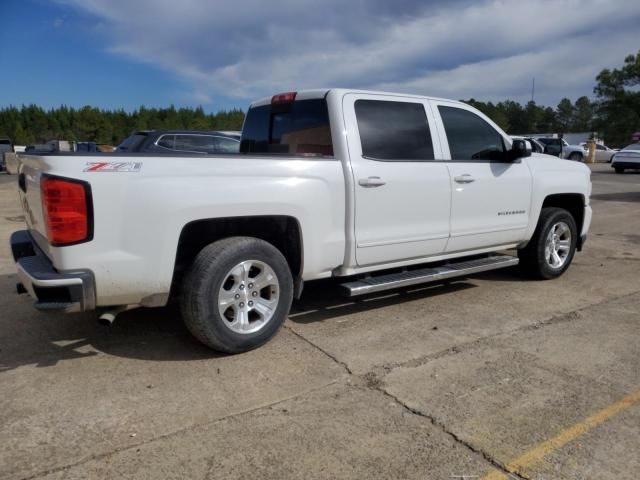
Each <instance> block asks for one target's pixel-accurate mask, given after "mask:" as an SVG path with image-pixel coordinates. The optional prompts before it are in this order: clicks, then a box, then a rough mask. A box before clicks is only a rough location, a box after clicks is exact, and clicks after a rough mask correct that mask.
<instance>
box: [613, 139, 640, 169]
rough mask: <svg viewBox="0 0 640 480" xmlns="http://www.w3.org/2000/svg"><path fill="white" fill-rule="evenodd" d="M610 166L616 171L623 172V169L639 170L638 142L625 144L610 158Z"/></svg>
mask: <svg viewBox="0 0 640 480" xmlns="http://www.w3.org/2000/svg"><path fill="white" fill-rule="evenodd" d="M611 168H614V169H615V170H616V173H624V171H625V169H628V170H640V143H632V144H631V145H627V146H626V147H624V148H623V149H622V150H620V151H619V152H616V154H615V155H614V156H613V158H612V159H611Z"/></svg>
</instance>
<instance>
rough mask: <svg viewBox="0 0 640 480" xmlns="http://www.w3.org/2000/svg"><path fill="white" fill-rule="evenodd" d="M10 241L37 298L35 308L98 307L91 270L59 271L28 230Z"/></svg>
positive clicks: (20, 273)
mask: <svg viewBox="0 0 640 480" xmlns="http://www.w3.org/2000/svg"><path fill="white" fill-rule="evenodd" d="M10 243H11V252H12V253H13V259H14V260H15V262H16V269H17V270H18V278H19V279H20V283H21V284H22V286H23V287H24V288H25V290H26V291H27V292H28V293H29V295H31V297H33V298H34V299H35V303H34V307H35V308H37V309H39V310H57V311H63V312H82V311H85V310H93V309H94V308H95V303H96V302H95V297H96V296H95V285H94V280H93V274H92V273H91V272H88V271H73V272H64V273H62V272H58V271H57V270H56V269H55V268H54V267H53V265H52V264H51V261H50V260H49V259H48V258H47V256H46V255H45V254H44V253H42V251H40V249H39V248H38V247H37V245H36V244H35V242H34V241H33V239H32V238H31V235H30V234H29V232H28V231H26V230H20V231H18V232H14V233H13V234H12V235H11V239H10Z"/></svg>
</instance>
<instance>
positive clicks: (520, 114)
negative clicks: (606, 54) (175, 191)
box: [0, 51, 640, 146]
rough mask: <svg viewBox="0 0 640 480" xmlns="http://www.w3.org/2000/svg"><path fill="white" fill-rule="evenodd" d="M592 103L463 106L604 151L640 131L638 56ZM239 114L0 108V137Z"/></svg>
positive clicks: (184, 125) (174, 125) (230, 123)
mask: <svg viewBox="0 0 640 480" xmlns="http://www.w3.org/2000/svg"><path fill="white" fill-rule="evenodd" d="M596 82H597V84H596V87H595V88H594V94H595V99H593V100H591V99H589V98H588V97H586V96H583V97H580V98H578V99H577V100H576V101H575V102H572V101H571V100H570V99H568V98H563V99H562V100H561V101H560V103H558V105H557V106H556V107H549V106H546V107H545V106H542V105H538V104H536V103H535V102H533V101H531V102H528V103H526V104H524V105H523V104H520V103H518V102H515V101H513V100H505V101H502V102H498V103H492V102H482V101H479V100H476V99H473V98H472V99H470V100H466V103H468V104H470V105H472V106H474V107H476V108H478V109H479V110H481V111H482V112H484V113H485V114H486V115H488V116H489V117H490V118H492V119H493V120H494V121H495V122H496V123H497V124H498V125H500V127H502V129H503V130H505V131H506V132H509V133H512V134H518V133H551V132H553V133H570V132H596V133H597V134H598V136H599V137H601V138H604V139H605V141H606V142H607V144H609V145H610V146H622V145H626V144H628V143H629V142H630V140H631V135H632V133H634V132H637V131H640V89H638V87H639V86H640V51H638V53H637V54H636V55H629V56H627V57H626V58H625V60H624V64H623V66H622V67H621V68H620V69H613V70H609V69H604V70H602V71H601V72H600V74H598V76H597V77H596ZM243 120H244V112H243V111H242V110H239V109H234V110H229V111H220V112H218V113H215V114H214V113H208V114H207V113H205V112H204V110H203V109H202V107H197V108H180V109H176V108H175V107H174V106H170V107H169V108H146V107H140V108H139V109H137V110H134V111H132V112H126V111H124V110H102V109H98V108H95V107H90V106H85V107H82V108H80V109H75V108H72V107H67V106H61V107H59V108H54V109H50V110H44V109H43V108H41V107H39V106H37V105H27V106H25V105H23V106H22V107H20V108H17V107H15V106H9V107H5V108H1V109H0V137H3V136H4V137H9V138H11V139H12V140H13V141H14V143H15V144H17V145H27V144H32V143H43V142H46V141H48V140H52V139H64V140H77V141H94V142H97V143H106V144H111V145H117V144H118V143H120V141H122V139H124V138H125V137H127V136H128V135H129V134H130V133H131V132H132V131H134V130H150V129H194V130H240V128H242V122H243Z"/></svg>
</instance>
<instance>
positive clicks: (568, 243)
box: [557, 240, 571, 250]
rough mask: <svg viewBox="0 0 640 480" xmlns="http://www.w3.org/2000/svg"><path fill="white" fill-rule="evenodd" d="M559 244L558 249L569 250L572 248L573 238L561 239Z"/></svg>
mask: <svg viewBox="0 0 640 480" xmlns="http://www.w3.org/2000/svg"><path fill="white" fill-rule="evenodd" d="M557 245H558V250H569V248H571V240H560V241H559V242H558V244H557Z"/></svg>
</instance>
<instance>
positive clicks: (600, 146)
mask: <svg viewBox="0 0 640 480" xmlns="http://www.w3.org/2000/svg"><path fill="white" fill-rule="evenodd" d="M596 150H606V148H604V146H602V145H599V144H597V143H596Z"/></svg>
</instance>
